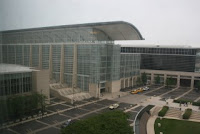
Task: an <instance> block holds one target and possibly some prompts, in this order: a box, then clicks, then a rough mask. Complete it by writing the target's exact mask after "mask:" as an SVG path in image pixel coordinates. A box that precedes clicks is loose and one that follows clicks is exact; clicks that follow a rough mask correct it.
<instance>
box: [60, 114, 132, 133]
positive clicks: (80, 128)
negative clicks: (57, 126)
mask: <svg viewBox="0 0 200 134" xmlns="http://www.w3.org/2000/svg"><path fill="white" fill-rule="evenodd" d="M128 117H129V116H128V115H127V114H126V113H124V112H123V111H110V112H106V113H102V114H99V115H96V116H93V117H90V118H87V119H85V120H79V121H76V122H74V123H72V124H71V125H69V126H67V127H66V128H64V129H62V130H61V133H62V134H133V128H132V127H130V126H129V123H128V121H127V119H128Z"/></svg>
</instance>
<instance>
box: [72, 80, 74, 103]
mask: <svg viewBox="0 0 200 134" xmlns="http://www.w3.org/2000/svg"><path fill="white" fill-rule="evenodd" d="M72 93H73V94H72V105H74V84H73V85H72Z"/></svg>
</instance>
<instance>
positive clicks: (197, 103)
mask: <svg viewBox="0 0 200 134" xmlns="http://www.w3.org/2000/svg"><path fill="white" fill-rule="evenodd" d="M174 102H175V103H179V104H187V103H188V102H189V103H191V104H192V105H193V106H200V102H193V101H191V100H186V99H177V100H174Z"/></svg>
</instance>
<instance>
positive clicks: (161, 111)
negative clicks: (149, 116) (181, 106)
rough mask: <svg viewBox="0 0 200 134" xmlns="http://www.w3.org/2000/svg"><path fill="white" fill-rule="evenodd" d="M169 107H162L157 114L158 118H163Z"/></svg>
mask: <svg viewBox="0 0 200 134" xmlns="http://www.w3.org/2000/svg"><path fill="white" fill-rule="evenodd" d="M168 109H169V107H168V106H163V108H162V109H161V110H160V112H159V113H158V116H161V117H163V116H165V114H166V113H167V111H168Z"/></svg>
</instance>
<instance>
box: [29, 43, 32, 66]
mask: <svg viewBox="0 0 200 134" xmlns="http://www.w3.org/2000/svg"><path fill="white" fill-rule="evenodd" d="M29 66H30V67H32V45H30V55H29Z"/></svg>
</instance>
